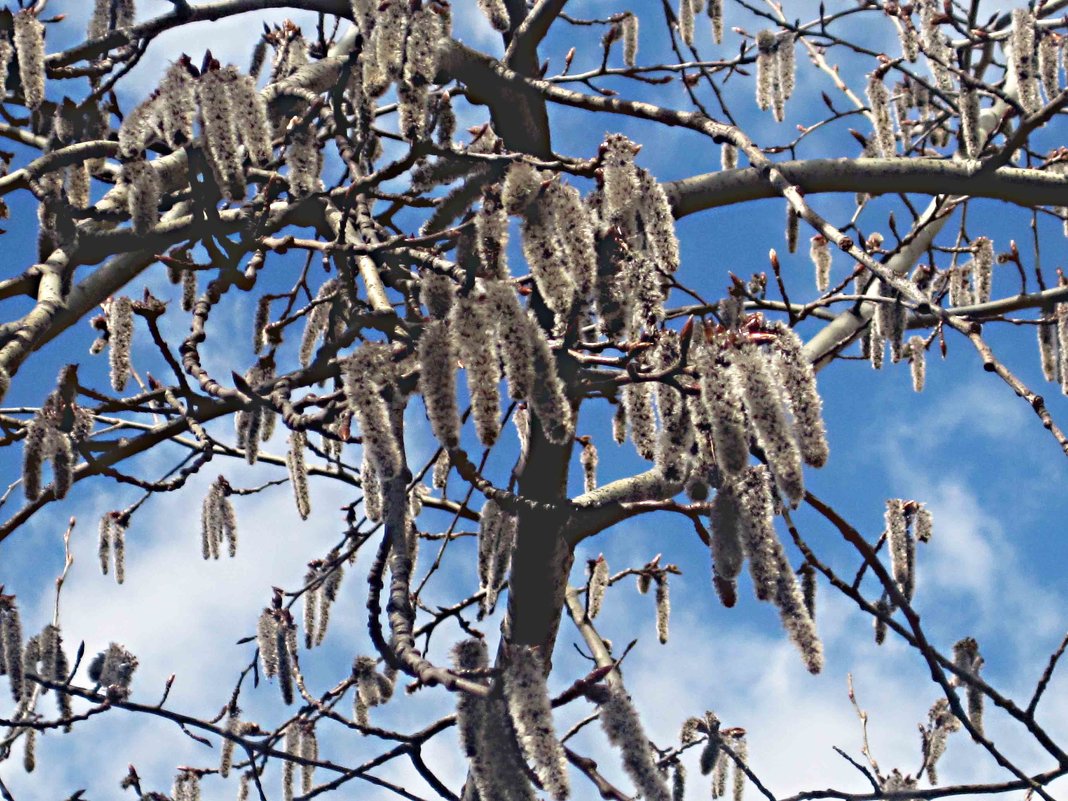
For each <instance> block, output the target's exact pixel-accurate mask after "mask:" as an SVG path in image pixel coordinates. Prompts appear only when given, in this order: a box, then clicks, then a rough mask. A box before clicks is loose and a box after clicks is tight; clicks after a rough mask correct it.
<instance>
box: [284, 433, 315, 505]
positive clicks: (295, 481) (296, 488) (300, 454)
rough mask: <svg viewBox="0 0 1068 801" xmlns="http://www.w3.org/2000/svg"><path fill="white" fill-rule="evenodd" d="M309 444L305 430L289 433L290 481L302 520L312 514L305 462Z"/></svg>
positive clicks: (288, 464)
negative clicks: (305, 450)
mask: <svg viewBox="0 0 1068 801" xmlns="http://www.w3.org/2000/svg"><path fill="white" fill-rule="evenodd" d="M307 445H308V436H307V434H305V433H304V432H303V431H293V432H290V434H289V450H288V451H287V452H286V466H287V467H288V468H289V481H290V483H291V484H292V485H293V498H294V500H295V501H296V504H297V514H299V515H300V519H301V520H307V519H308V515H309V514H311V495H310V494H309V493H308V466H307V465H306V464H305V462H304V449H305V448H306V447H307Z"/></svg>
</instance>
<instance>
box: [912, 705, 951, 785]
mask: <svg viewBox="0 0 1068 801" xmlns="http://www.w3.org/2000/svg"><path fill="white" fill-rule="evenodd" d="M960 728H961V725H960V720H959V719H958V718H957V716H956V715H954V714H953V712H952V710H951V709H950V708H949V701H947V700H946V699H945V698H939V699H938V700H937V701H935V703H934V705H933V706H932V707H931V711H930V712H928V713H927V726H926V728H922V727H921V729H922V731H923V744H924V767H925V769H926V770H927V778H928V780H929V781H930V782H931V784H938V767H937V766H938V760H939V759H941V758H942V754H944V753H945V751H946V740H947V739H949V735H951V734H953V733H954V732H957V731H960Z"/></svg>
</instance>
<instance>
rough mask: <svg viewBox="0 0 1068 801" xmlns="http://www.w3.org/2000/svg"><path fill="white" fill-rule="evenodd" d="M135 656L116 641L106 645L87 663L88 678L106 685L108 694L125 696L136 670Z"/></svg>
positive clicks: (100, 684) (103, 685)
mask: <svg viewBox="0 0 1068 801" xmlns="http://www.w3.org/2000/svg"><path fill="white" fill-rule="evenodd" d="M137 665H138V661H137V657H136V656H134V655H133V654H132V653H130V652H129V651H128V650H126V648H125V647H124V646H122V645H120V644H119V643H117V642H113V643H111V644H110V645H108V647H107V650H106V651H101V652H100V653H99V654H97V655H96V656H95V657H93V661H92V662H90V663H89V680H90V681H92V682H95V683H96V684H98V685H99V686H101V687H106V688H107V692H108V695H109V696H114V697H118V698H126V697H127V696H128V695H129V694H130V683H131V682H132V681H133V674H134V671H136V670H137Z"/></svg>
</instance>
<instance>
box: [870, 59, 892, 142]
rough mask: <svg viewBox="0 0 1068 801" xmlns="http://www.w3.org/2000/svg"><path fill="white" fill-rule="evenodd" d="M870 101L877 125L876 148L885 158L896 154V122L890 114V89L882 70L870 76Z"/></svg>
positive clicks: (873, 119) (873, 118) (873, 117)
mask: <svg viewBox="0 0 1068 801" xmlns="http://www.w3.org/2000/svg"><path fill="white" fill-rule="evenodd" d="M868 102H869V103H870V104H871V115H872V121H873V123H874V125H875V139H874V142H875V148H876V151H877V153H878V154H879V155H880V156H882V157H883V158H887V157H889V156H892V155H894V152H895V150H896V143H895V139H894V122H893V118H892V117H891V115H890V90H889V89H887V88H886V84H885V83H883V72H882V70H875V72H873V73H872V74H871V76H870V77H869V78H868Z"/></svg>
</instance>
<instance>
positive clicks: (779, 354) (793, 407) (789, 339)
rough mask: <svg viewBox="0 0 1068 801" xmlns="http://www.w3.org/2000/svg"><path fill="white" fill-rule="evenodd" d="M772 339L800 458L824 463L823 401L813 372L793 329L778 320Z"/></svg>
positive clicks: (828, 451)
mask: <svg viewBox="0 0 1068 801" xmlns="http://www.w3.org/2000/svg"><path fill="white" fill-rule="evenodd" d="M772 330H773V331H774V332H775V334H776V339H775V357H776V358H775V368H776V371H777V373H778V376H779V381H780V382H781V383H782V387H783V390H784V391H785V394H786V401H787V403H788V404H789V406H790V411H791V412H792V413H793V416H794V433H795V434H796V436H797V445H798V447H799V448H800V450H801V458H802V459H804V460H805V463H806V464H810V465H812V466H813V467H822V466H823V465H825V464H826V463H827V459H828V457H829V455H830V449H829V447H828V445H827V432H826V429H825V426H824V423H823V402H822V401H821V400H820V395H819V390H818V389H817V387H816V372H815V370H813V369H812V363H811V362H810V361H809V360H808V359H806V358H805V354H804V351H803V344H802V342H801V338H800V337H799V336H798V335H797V332H796V331H794V329H792V328H790V327H789V326H787V325H785V324H783V323H781V322H778V323H776V324H775V325H773V326H772Z"/></svg>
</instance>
